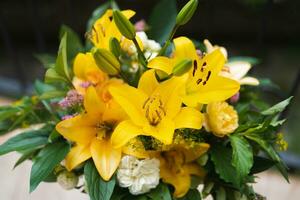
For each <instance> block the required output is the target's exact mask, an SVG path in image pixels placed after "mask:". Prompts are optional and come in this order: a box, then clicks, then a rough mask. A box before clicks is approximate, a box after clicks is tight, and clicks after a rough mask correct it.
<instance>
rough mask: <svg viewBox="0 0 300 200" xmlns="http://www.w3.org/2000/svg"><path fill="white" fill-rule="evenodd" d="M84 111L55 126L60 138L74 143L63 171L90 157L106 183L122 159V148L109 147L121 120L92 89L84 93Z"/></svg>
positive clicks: (120, 116)
mask: <svg viewBox="0 0 300 200" xmlns="http://www.w3.org/2000/svg"><path fill="white" fill-rule="evenodd" d="M84 108H85V110H86V112H85V113H83V114H80V115H77V116H75V117H73V118H71V119H67V120H64V121H61V122H60V123H58V124H57V125H56V130H57V131H58V132H59V133H60V134H61V135H63V136H64V137H65V138H66V139H68V140H70V141H72V142H74V143H75V146H74V147H73V148H72V149H71V151H70V152H69V154H68V155H67V157H66V168H67V169H68V170H69V171H71V170H72V169H74V168H75V167H77V166H78V165H80V164H81V163H82V162H84V161H86V160H87V159H89V158H91V157H92V158H93V161H94V163H95V165H96V168H97V170H98V172H99V174H100V175H101V177H102V178H103V179H104V180H106V181H107V180H109V179H110V178H111V176H112V175H113V174H114V172H115V170H116V169H117V167H118V165H119V163H120V160H121V154H122V151H121V148H114V147H113V146H112V144H111V139H110V135H111V133H112V131H113V129H114V127H115V125H116V124H117V123H118V122H119V121H121V120H123V117H122V115H119V114H118V113H117V112H111V108H110V107H107V104H105V102H104V101H103V100H102V98H100V97H99V95H98V94H97V92H96V90H95V88H94V87H89V88H88V89H87V91H86V95H85V98H84ZM118 139H119V140H121V139H122V138H118Z"/></svg>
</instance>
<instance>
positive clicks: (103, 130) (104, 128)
mask: <svg viewBox="0 0 300 200" xmlns="http://www.w3.org/2000/svg"><path fill="white" fill-rule="evenodd" d="M95 129H96V132H97V136H96V137H97V138H98V139H107V138H109V137H110V135H111V133H112V131H113V129H114V123H108V122H99V123H97V124H96V126H95Z"/></svg>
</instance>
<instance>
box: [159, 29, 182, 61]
mask: <svg viewBox="0 0 300 200" xmlns="http://www.w3.org/2000/svg"><path fill="white" fill-rule="evenodd" d="M178 28H179V25H175V26H174V28H173V30H172V32H171V34H170V35H169V38H168V39H167V41H166V42H165V44H164V46H163V47H162V48H161V50H160V52H159V54H158V56H162V55H164V54H165V53H166V50H167V48H168V47H169V45H170V44H171V40H172V38H173V37H174V35H175V33H176V31H177V29H178Z"/></svg>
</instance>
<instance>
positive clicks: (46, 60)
mask: <svg viewBox="0 0 300 200" xmlns="http://www.w3.org/2000/svg"><path fill="white" fill-rule="evenodd" d="M34 57H36V58H37V59H38V60H39V61H40V62H41V63H42V65H43V66H44V67H45V68H46V69H49V68H51V67H54V66H55V57H54V56H53V55H50V54H35V55H34Z"/></svg>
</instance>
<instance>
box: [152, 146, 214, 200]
mask: <svg viewBox="0 0 300 200" xmlns="http://www.w3.org/2000/svg"><path fill="white" fill-rule="evenodd" d="M208 149H209V144H207V143H200V144H197V145H196V146H195V147H190V148H189V147H187V148H186V147H183V146H182V145H175V146H173V147H172V148H170V149H169V150H168V151H163V152H160V153H159V154H157V156H156V157H157V158H158V159H159V161H160V176H161V178H162V180H163V181H164V182H166V183H169V184H171V185H173V186H174V188H175V192H174V196H175V197H176V198H180V197H183V196H184V195H185V194H186V193H187V192H188V190H189V189H190V186H191V175H196V176H199V177H201V178H203V177H204V176H205V171H204V169H203V168H201V167H200V166H199V165H198V164H196V163H195V162H194V161H195V160H196V159H197V158H199V157H200V156H201V155H203V154H204V153H205V152H206V151H207V150H208Z"/></svg>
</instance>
